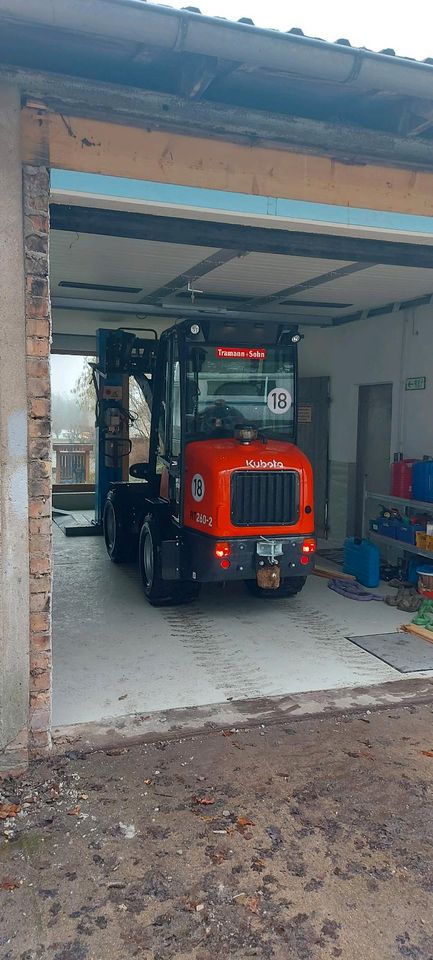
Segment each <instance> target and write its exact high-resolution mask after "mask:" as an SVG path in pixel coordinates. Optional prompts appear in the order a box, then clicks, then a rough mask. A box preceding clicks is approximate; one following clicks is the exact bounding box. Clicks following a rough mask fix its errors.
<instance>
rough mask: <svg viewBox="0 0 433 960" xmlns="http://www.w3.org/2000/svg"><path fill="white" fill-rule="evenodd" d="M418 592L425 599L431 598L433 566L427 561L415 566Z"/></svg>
mask: <svg viewBox="0 0 433 960" xmlns="http://www.w3.org/2000/svg"><path fill="white" fill-rule="evenodd" d="M417 574H418V593H420V594H421V596H422V597H425V598H426V599H427V600H433V567H432V566H429V565H428V564H427V563H425V564H423V566H422V567H418V568H417Z"/></svg>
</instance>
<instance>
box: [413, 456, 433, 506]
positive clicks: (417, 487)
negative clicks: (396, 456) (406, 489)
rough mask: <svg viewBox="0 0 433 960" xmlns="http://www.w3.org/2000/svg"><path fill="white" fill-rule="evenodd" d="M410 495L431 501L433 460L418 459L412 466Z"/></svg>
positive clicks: (432, 496) (432, 493)
mask: <svg viewBox="0 0 433 960" xmlns="http://www.w3.org/2000/svg"><path fill="white" fill-rule="evenodd" d="M412 497H413V499H414V500H426V501H427V502H428V503H433V460H419V461H418V463H414V465H413V467H412Z"/></svg>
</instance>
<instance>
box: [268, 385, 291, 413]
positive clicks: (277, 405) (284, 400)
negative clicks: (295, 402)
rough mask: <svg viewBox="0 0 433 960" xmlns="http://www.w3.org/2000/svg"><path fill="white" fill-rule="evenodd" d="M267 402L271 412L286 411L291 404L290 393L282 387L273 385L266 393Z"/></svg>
mask: <svg viewBox="0 0 433 960" xmlns="http://www.w3.org/2000/svg"><path fill="white" fill-rule="evenodd" d="M267 404H268V407H269V409H270V411H271V413H277V414H281V413H287V412H288V411H289V410H290V407H291V406H292V395H291V393H289V391H288V390H286V389H285V388H284V387H274V389H273V390H271V392H270V393H268V399H267Z"/></svg>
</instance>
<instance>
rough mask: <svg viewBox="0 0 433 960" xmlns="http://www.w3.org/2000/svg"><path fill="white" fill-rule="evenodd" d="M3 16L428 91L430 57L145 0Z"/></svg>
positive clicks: (296, 72)
mask: <svg viewBox="0 0 433 960" xmlns="http://www.w3.org/2000/svg"><path fill="white" fill-rule="evenodd" d="M1 19H3V20H7V21H9V22H12V23H15V24H17V25H23V24H27V25H29V24H30V25H34V26H40V27H45V28H51V29H53V30H57V31H58V32H59V34H60V33H61V32H64V31H66V32H68V31H71V32H73V33H74V35H75V36H74V39H75V41H76V39H77V35H80V34H81V35H88V36H91V37H100V38H102V39H104V38H105V39H113V40H116V41H130V42H131V43H133V44H134V45H135V47H136V49H138V47H139V46H140V45H142V46H143V47H156V48H159V49H160V50H166V51H172V52H176V53H192V54H201V55H205V56H209V57H213V58H214V57H215V55H216V53H217V56H218V58H219V59H222V60H225V61H232V62H233V63H237V64H240V63H242V64H246V65H249V66H252V67H258V68H260V67H261V68H265V69H268V70H269V69H270V68H271V69H272V71H273V72H274V73H285V74H286V75H287V76H288V77H291V78H296V79H303V80H310V81H311V82H315V83H334V84H341V85H349V86H350V87H351V88H353V89H357V90H380V91H382V92H387V93H391V94H398V95H404V96H406V97H410V96H412V97H417V98H422V99H426V100H432V99H433V65H431V64H427V63H420V62H418V61H416V60H408V59H404V58H400V57H392V56H389V55H387V54H379V53H373V52H371V51H369V50H363V49H360V48H356V47H348V46H344V45H342V44H337V43H328V42H325V41H322V40H316V39H314V38H311V37H303V36H298V35H294V34H289V33H280V32H278V31H276V30H267V29H263V28H260V27H255V26H252V25H250V24H245V23H235V22H231V21H227V20H223V19H219V18H218V17H208V16H204V15H202V14H197V13H192V12H190V11H185V10H174V9H173V8H171V7H164V6H160V5H156V4H153V3H146V2H144V0H20V2H19V3H18V4H17V0H0V21H1Z"/></svg>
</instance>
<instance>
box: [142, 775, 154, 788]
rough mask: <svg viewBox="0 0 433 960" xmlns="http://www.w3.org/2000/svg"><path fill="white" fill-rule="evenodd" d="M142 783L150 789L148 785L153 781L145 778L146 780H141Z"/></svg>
mask: <svg viewBox="0 0 433 960" xmlns="http://www.w3.org/2000/svg"><path fill="white" fill-rule="evenodd" d="M143 783H145V784H146V787H150V785H151V784H152V783H153V780H151V779H150V777H147V779H146V780H143Z"/></svg>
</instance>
